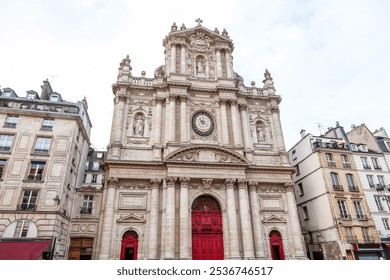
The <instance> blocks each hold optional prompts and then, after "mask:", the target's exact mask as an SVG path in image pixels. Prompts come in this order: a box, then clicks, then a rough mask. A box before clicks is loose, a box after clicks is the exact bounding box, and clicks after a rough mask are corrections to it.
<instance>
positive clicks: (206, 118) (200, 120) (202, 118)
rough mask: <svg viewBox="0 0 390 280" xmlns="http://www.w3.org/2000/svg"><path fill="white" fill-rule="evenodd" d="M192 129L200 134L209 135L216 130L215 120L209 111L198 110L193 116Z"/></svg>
mask: <svg viewBox="0 0 390 280" xmlns="http://www.w3.org/2000/svg"><path fill="white" fill-rule="evenodd" d="M192 129H193V130H194V131H195V133H196V134H198V135H200V136H209V135H211V134H212V133H213V131H214V120H213V118H212V117H211V115H210V114H209V113H207V112H204V111H199V112H196V113H195V114H194V116H193V117H192Z"/></svg>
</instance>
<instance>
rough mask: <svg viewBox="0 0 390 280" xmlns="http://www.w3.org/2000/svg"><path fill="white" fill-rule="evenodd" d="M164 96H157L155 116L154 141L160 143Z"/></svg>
mask: <svg viewBox="0 0 390 280" xmlns="http://www.w3.org/2000/svg"><path fill="white" fill-rule="evenodd" d="M163 100H164V99H163V98H159V97H157V99H156V112H155V116H154V122H153V123H154V131H153V133H154V143H156V144H160V143H161V119H162V116H161V109H162V103H163Z"/></svg>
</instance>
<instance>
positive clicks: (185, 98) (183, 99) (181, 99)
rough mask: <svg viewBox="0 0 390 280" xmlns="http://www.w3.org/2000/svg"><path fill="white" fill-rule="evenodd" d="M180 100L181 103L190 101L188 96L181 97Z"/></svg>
mask: <svg viewBox="0 0 390 280" xmlns="http://www.w3.org/2000/svg"><path fill="white" fill-rule="evenodd" d="M179 98H180V101H181V102H187V100H188V96H185V95H181V96H180V97H179Z"/></svg>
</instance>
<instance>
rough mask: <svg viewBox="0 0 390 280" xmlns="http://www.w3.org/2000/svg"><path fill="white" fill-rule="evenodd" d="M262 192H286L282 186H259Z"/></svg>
mask: <svg viewBox="0 0 390 280" xmlns="http://www.w3.org/2000/svg"><path fill="white" fill-rule="evenodd" d="M259 190H260V191H261V192H284V187H283V186H281V185H269V186H259Z"/></svg>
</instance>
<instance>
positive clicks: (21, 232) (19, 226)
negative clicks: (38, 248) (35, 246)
mask: <svg viewBox="0 0 390 280" xmlns="http://www.w3.org/2000/svg"><path fill="white" fill-rule="evenodd" d="M29 226H30V221H28V220H20V221H18V222H17V223H16V227H15V233H14V237H27V233H28V228H29Z"/></svg>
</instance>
